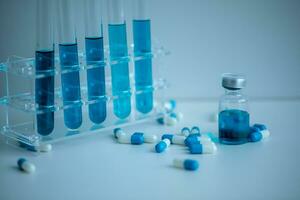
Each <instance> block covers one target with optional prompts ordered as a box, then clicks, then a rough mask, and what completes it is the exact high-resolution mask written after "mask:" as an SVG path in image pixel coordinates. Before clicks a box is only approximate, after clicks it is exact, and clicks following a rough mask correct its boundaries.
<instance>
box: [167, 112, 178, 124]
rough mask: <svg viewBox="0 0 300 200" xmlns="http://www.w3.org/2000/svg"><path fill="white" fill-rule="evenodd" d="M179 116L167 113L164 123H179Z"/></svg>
mask: <svg viewBox="0 0 300 200" xmlns="http://www.w3.org/2000/svg"><path fill="white" fill-rule="evenodd" d="M177 122H178V121H177V118H175V117H171V116H170V115H165V117H164V123H165V125H167V126H174V125H176V124H177Z"/></svg>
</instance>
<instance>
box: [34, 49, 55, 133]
mask: <svg viewBox="0 0 300 200" xmlns="http://www.w3.org/2000/svg"><path fill="white" fill-rule="evenodd" d="M35 60H36V63H35V67H36V73H37V74H38V73H39V72H43V71H44V72H46V71H51V70H54V51H53V50H52V51H51V50H50V51H47V50H45V51H36V52H35ZM35 101H36V103H37V104H38V105H39V106H42V107H44V108H47V107H51V106H53V105H54V76H46V77H43V78H38V79H36V80H35ZM53 128H54V112H44V113H40V114H37V131H38V133H39V134H41V135H49V134H50V133H51V132H52V131H53Z"/></svg>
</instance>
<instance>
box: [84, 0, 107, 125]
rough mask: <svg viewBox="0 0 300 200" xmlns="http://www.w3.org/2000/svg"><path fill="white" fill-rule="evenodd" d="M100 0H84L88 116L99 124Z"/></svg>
mask: <svg viewBox="0 0 300 200" xmlns="http://www.w3.org/2000/svg"><path fill="white" fill-rule="evenodd" d="M100 11H101V1H100V0H97V1H95V0H85V52H86V64H87V65H88V67H89V69H87V85H88V100H89V101H95V102H92V103H91V104H89V118H90V120H91V121H92V122H93V123H95V124H99V123H101V122H103V121H104V120H105V118H106V97H105V65H104V49H103V36H102V19H101V18H102V16H101V12H100Z"/></svg>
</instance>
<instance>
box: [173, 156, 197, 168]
mask: <svg viewBox="0 0 300 200" xmlns="http://www.w3.org/2000/svg"><path fill="white" fill-rule="evenodd" d="M173 166H174V167H176V168H181V169H185V170H188V171H195V170H197V169H198V168H199V163H198V161H197V160H192V159H177V158H175V159H174V160H173Z"/></svg>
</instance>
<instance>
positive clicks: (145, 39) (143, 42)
mask: <svg viewBox="0 0 300 200" xmlns="http://www.w3.org/2000/svg"><path fill="white" fill-rule="evenodd" d="M133 40H134V54H135V56H136V57H138V56H144V57H145V58H143V59H140V60H136V61H135V63H134V69H135V87H136V90H137V91H143V92H142V93H140V94H136V108H137V110H138V111H140V112H141V113H148V112H150V111H151V110H152V108H153V92H152V90H153V88H152V60H151V57H147V56H145V53H151V31H150V19H145V20H143V19H141V20H137V19H135V20H133Z"/></svg>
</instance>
